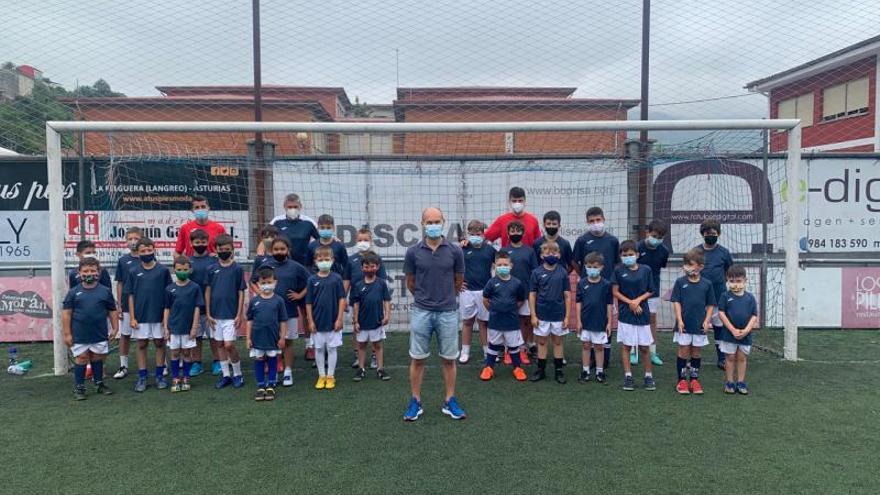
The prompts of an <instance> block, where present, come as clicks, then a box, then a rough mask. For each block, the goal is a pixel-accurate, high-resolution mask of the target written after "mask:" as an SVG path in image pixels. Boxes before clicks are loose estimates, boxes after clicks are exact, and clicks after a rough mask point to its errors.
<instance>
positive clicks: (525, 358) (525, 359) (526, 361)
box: [519, 349, 532, 366]
mask: <svg viewBox="0 0 880 495" xmlns="http://www.w3.org/2000/svg"><path fill="white" fill-rule="evenodd" d="M519 360H520V361H522V364H523V366H528V365H530V364H532V361H531V359H529V353H528V352H526V350H525V349H523V350H521V351H519Z"/></svg>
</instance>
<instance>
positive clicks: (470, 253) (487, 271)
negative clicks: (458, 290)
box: [462, 242, 498, 290]
mask: <svg viewBox="0 0 880 495" xmlns="http://www.w3.org/2000/svg"><path fill="white" fill-rule="evenodd" d="M462 251H464V283H465V285H466V286H467V290H483V287H485V286H486V284H487V283H488V282H489V279H490V278H492V264H493V263H495V253H497V252H498V251H496V250H495V247H494V246H493V245H491V244H489V243H488V242H483V243H482V244H480V247H474V245H473V244H470V243H468V245H467V247H464V248H462Z"/></svg>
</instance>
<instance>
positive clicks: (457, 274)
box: [403, 207, 466, 421]
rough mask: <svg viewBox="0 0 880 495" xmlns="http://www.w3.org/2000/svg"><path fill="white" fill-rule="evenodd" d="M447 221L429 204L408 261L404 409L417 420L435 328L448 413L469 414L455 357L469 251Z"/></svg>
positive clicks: (410, 418)
mask: <svg viewBox="0 0 880 495" xmlns="http://www.w3.org/2000/svg"><path fill="white" fill-rule="evenodd" d="M444 222H445V219H444V217H443V212H442V211H440V209H439V208H434V207H431V208H426V209H425V210H424V211H423V212H422V228H423V229H424V232H425V238H424V239H422V240H421V241H419V243H418V244H416V245H415V246H412V247H411V248H409V249H407V251H406V258H405V259H404V262H403V271H404V273H405V274H406V287H407V289H408V290H409V292H410V293H412V295H413V300H414V305H413V309H412V314H411V317H410V325H411V328H410V334H409V355H410V358H412V362H411V363H410V367H409V381H410V387H411V388H412V398H411V399H410V402H409V406H408V407H407V409H406V412H405V413H404V414H403V419H404V420H405V421H415V420H417V419H419V416H421V415H422V412H423V410H422V402H421V389H422V378H423V376H424V374H425V360H426V359H427V358H428V356H430V355H431V335H432V334H435V333H436V334H437V345H438V347H439V349H440V352H439V354H440V358H441V359H442V360H443V381H444V383H445V384H446V402H445V403H444V405H443V409H442V411H443V414H446V415H447V416H449V417H451V418H452V419H464V418H465V416H466V414H465V412H464V410H463V409H462V408H461V407H460V406H459V405H458V401H457V400H456V399H455V375H456V370H455V360H456V358H458V352H459V347H458V320H459V318H458V300H457V296H458V293H459V292H461V287H462V283H463V282H464V254H463V253H462V251H461V248H460V247H458V246H457V245H455V244H452V243H450V242H449V241H447V240H446V238H445V237H443V230H444Z"/></svg>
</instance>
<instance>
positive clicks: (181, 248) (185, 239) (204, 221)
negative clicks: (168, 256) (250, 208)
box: [174, 194, 226, 257]
mask: <svg viewBox="0 0 880 495" xmlns="http://www.w3.org/2000/svg"><path fill="white" fill-rule="evenodd" d="M210 210H211V208H210V207H209V206H208V199H207V198H205V197H204V196H199V195H198V194H195V195H193V197H192V211H193V216H194V217H195V219H194V220H190V221H189V222H186V223H185V224H183V225H182V226H181V227H180V231H179V232H178V233H177V244H176V245H175V246H174V252H175V253H176V254H177V256H180V255H185V256H187V257H189V256H192V255H193V253H194V252H195V251H194V250H193V246H192V243H191V242H190V239H189V235H190V234H191V233H192V231H193V230H196V229H198V230H203V231H205V233H206V234H208V252H209V253H214V239H216V238H217V236H218V235H221V234H225V233H226V229H225V228H223V224H221V223H219V222H215V221H213V220H209V219H208V212H209V211H210Z"/></svg>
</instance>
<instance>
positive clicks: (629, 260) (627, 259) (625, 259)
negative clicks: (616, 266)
mask: <svg viewBox="0 0 880 495" xmlns="http://www.w3.org/2000/svg"><path fill="white" fill-rule="evenodd" d="M637 259H638V258H636V256H635V255H633V256H621V257H620V261H621V262H622V263H623V266H633V265H635V264H636V260H637Z"/></svg>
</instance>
